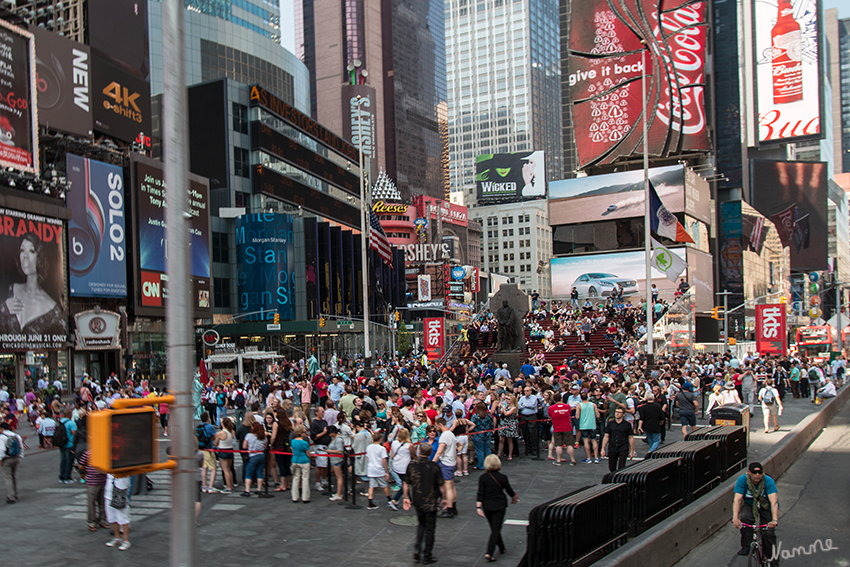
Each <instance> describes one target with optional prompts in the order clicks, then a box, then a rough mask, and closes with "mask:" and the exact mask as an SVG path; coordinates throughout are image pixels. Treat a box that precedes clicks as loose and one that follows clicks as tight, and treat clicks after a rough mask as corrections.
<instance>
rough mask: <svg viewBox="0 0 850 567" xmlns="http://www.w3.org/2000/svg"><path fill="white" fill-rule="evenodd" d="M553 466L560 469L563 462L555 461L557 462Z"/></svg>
mask: <svg viewBox="0 0 850 567" xmlns="http://www.w3.org/2000/svg"><path fill="white" fill-rule="evenodd" d="M552 464H553V465H555V466H556V467H560V466H561V461H555V462H554V463H552Z"/></svg>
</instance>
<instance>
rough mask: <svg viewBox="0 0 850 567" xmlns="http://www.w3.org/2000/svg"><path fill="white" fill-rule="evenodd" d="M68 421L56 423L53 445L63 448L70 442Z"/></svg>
mask: <svg viewBox="0 0 850 567" xmlns="http://www.w3.org/2000/svg"><path fill="white" fill-rule="evenodd" d="M66 423H67V422H66V421H60V422H59V423H57V424H56V429H55V430H54V431H53V446H54V447H59V448H63V447H65V445H67V444H68V441H69V439H68V428H67V427H66V425H65V424H66Z"/></svg>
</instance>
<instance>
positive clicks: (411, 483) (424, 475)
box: [402, 443, 444, 565]
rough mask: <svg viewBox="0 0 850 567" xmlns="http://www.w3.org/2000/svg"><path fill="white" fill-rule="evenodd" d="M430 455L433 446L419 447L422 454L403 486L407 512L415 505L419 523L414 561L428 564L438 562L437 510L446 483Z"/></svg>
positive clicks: (413, 463)
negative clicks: (435, 550) (434, 553)
mask: <svg viewBox="0 0 850 567" xmlns="http://www.w3.org/2000/svg"><path fill="white" fill-rule="evenodd" d="M430 456H431V446H430V445H428V444H425V443H423V444H421V445H419V454H418V456H417V458H415V459H413V460H412V461H410V464H409V465H408V466H407V474H405V480H404V485H403V486H402V489H403V490H404V509H405V510H409V509H410V506H411V504H412V505H413V507H414V508H416V517H417V519H418V520H419V527H418V528H417V531H416V543H415V544H414V546H413V560H414V561H421V562H422V563H424V564H425V565H428V564H431V563H436V562H437V558H436V557H434V555H433V549H434V532H435V531H436V529H437V509H438V508H439V505H440V495H441V493H442V491H441V487H442V486H443V483H444V481H443V473H442V471H441V470H440V465H438V464H437V463H435V462H434V461H431V460H430V459H429V457H430Z"/></svg>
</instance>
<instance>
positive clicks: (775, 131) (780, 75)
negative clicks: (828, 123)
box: [753, 0, 821, 143]
mask: <svg viewBox="0 0 850 567" xmlns="http://www.w3.org/2000/svg"><path fill="white" fill-rule="evenodd" d="M753 42H754V46H753V54H754V55H753V56H754V58H755V77H756V95H755V96H756V109H757V112H758V118H757V120H758V124H757V129H758V141H759V143H763V142H787V141H788V140H790V139H796V138H819V137H820V135H821V127H820V109H821V100H820V98H821V81H820V72H819V70H820V58H819V52H818V3H817V0H754V2H753Z"/></svg>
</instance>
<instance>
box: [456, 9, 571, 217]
mask: <svg viewBox="0 0 850 567" xmlns="http://www.w3.org/2000/svg"><path fill="white" fill-rule="evenodd" d="M558 41H559V35H558V4H557V2H556V1H553V0H521V1H518V2H507V1H503V0H486V1H483V2H472V1H468V0H455V1H452V2H447V3H446V72H447V77H448V84H449V95H448V120H449V123H448V137H449V182H450V185H451V191H452V193H453V195H454V197H453V200H454V201H455V202H460V203H462V204H466V205H467V206H474V204H475V198H476V194H475V157H476V156H477V155H479V154H497V153H509V152H517V151H530V150H543V151H544V152H545V157H546V171H547V177H548V179H559V178H561V176H562V169H563V165H562V164H563V160H562V155H561V147H562V142H561V135H562V134H561V115H560V110H559V108H560V102H561V92H560V81H561V71H560V59H559V51H558ZM458 193H461V194H462V196H458Z"/></svg>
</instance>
